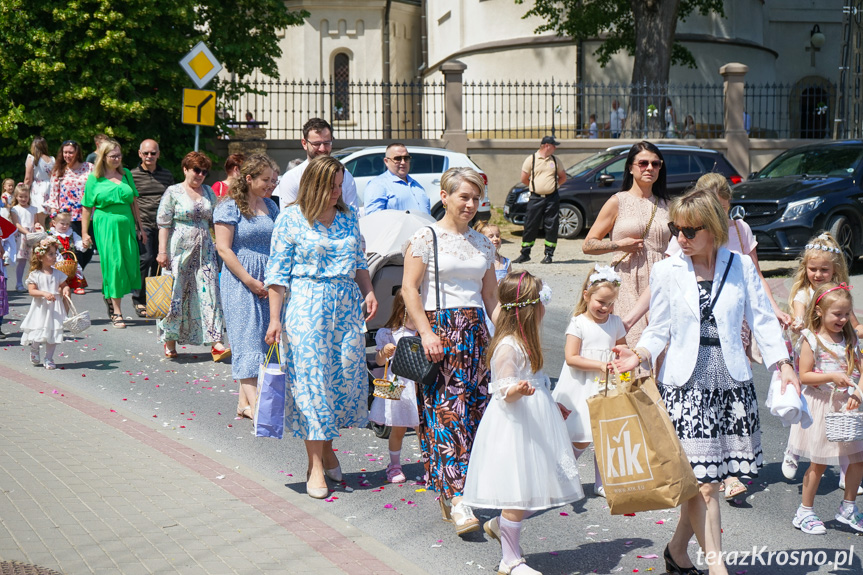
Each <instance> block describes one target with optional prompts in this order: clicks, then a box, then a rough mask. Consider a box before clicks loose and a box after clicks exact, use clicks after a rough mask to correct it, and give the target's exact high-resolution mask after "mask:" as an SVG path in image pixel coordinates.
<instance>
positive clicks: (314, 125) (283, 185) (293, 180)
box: [273, 118, 360, 210]
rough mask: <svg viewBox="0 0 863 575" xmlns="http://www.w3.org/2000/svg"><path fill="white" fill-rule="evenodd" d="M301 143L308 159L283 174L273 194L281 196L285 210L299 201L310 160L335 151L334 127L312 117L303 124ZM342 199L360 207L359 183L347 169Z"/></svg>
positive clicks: (282, 206) (281, 205)
mask: <svg viewBox="0 0 863 575" xmlns="http://www.w3.org/2000/svg"><path fill="white" fill-rule="evenodd" d="M300 143H301V144H302V145H303V148H304V149H305V150H306V161H304V162H303V163H302V164H300V165H299V166H297V167H296V168H294V169H292V170H290V171H289V172H287V173H286V174H285V175H284V176H282V179H281V180H280V181H279V185H278V186H277V187H276V191H275V192H273V195H274V196H276V197H277V198H279V207H280V208H281V209H283V210H284V209H285V208H286V207H288V206H289V205H290V204H292V203H294V202H295V201H297V194H299V193H300V178H302V177H303V172H305V171H306V167H308V165H309V161H310V160H313V159H314V158H317V157H318V156H329V155H330V153H331V152H332V151H333V127H332V126H330V124H329V122H327V121H326V120H323V119H321V118H312V119H311V120H309V121H308V122H306V123H305V124H304V125H303V137H302V139H301V140H300ZM342 199H343V200H344V201H345V203H346V204H348V205H349V206H353V207H355V208H359V207H360V204H359V201H358V200H357V184H356V182H355V181H354V178H353V176H351V173H350V172H348V171H347V170H345V179H344V181H343V182H342Z"/></svg>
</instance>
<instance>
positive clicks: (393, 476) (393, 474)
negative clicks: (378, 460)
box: [387, 463, 407, 483]
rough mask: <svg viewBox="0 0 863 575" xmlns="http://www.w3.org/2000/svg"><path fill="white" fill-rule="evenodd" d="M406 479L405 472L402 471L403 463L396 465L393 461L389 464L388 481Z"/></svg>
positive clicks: (395, 481)
mask: <svg viewBox="0 0 863 575" xmlns="http://www.w3.org/2000/svg"><path fill="white" fill-rule="evenodd" d="M406 479H407V478H406V477H405V474H404V472H402V466H401V465H399V464H398V463H396V464H395V465H393V464H392V463H390V464H389V465H387V481H389V482H390V483H404V482H405V481H406Z"/></svg>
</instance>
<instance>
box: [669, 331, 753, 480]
mask: <svg viewBox="0 0 863 575" xmlns="http://www.w3.org/2000/svg"><path fill="white" fill-rule="evenodd" d="M702 327H705V326H702ZM711 327H713V326H711ZM714 329H715V328H714ZM710 331H713V330H710ZM673 360H674V358H673V353H669V354H668V357H667V358H666V361H673ZM659 392H660V394H661V395H662V399H663V400H664V401H665V407H666V409H667V410H668V415H669V416H670V417H671V422H672V424H674V428H675V430H676V431H677V437H679V438H680V443H681V445H682V446H683V450H684V451H685V452H686V455H687V457H688V458H689V463H690V464H691V465H692V470H693V471H694V472H695V477H696V478H697V479H698V481H699V483H716V482H719V481H722V480H724V479H725V478H727V477H729V476H734V477H739V476H741V475H748V476H750V477H755V476H757V475H758V468H759V467H761V465H762V462H763V452H762V451H761V425H760V423H759V420H758V400H757V398H756V396H755V387H754V385H753V382H752V379H749V380H747V381H736V380H735V379H733V378H732V377H731V374H730V373H728V368H727V367H726V366H725V359H724V358H723V357H722V348H720V347H719V346H705V345H702V346H701V347H699V349H698V360H697V362H696V364H695V371H694V372H693V373H692V377H691V378H689V381H687V382H686V384H685V385H683V386H682V387H676V386H671V385H663V384H662V383H660V384H659Z"/></svg>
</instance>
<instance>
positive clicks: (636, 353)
mask: <svg viewBox="0 0 863 575" xmlns="http://www.w3.org/2000/svg"><path fill="white" fill-rule="evenodd" d="M632 353H634V354H635V357H637V358H638V365H641V364H642V363H644V358H643V357H641V354H640V353H638V350H637V349H633V350H632Z"/></svg>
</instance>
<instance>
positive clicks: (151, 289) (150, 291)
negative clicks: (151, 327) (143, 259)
mask: <svg viewBox="0 0 863 575" xmlns="http://www.w3.org/2000/svg"><path fill="white" fill-rule="evenodd" d="M144 285H145V287H146V292H147V317H149V318H152V319H162V318H163V317H165V316H167V315H168V312H170V311H171V296H172V294H173V291H174V278H173V277H172V276H169V275H164V274H162V267H161V266H160V267H159V272H158V274H157V275H155V276H152V277H148V278H147V279H146V280H145V281H144Z"/></svg>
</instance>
